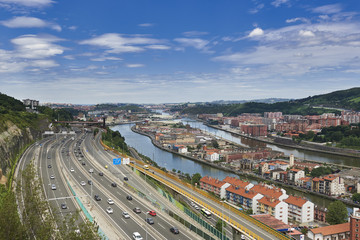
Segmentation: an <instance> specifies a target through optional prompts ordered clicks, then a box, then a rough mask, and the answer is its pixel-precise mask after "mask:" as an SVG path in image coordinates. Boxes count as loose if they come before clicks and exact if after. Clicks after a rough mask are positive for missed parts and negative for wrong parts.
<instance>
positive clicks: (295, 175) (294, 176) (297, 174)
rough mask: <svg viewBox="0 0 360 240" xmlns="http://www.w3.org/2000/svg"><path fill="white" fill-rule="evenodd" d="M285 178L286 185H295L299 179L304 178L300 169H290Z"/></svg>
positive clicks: (303, 173)
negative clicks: (286, 178)
mask: <svg viewBox="0 0 360 240" xmlns="http://www.w3.org/2000/svg"><path fill="white" fill-rule="evenodd" d="M287 177H288V183H290V184H294V185H295V183H296V182H297V181H299V179H300V178H303V177H305V172H304V171H303V170H300V169H296V168H292V169H290V170H289V171H288V174H287Z"/></svg>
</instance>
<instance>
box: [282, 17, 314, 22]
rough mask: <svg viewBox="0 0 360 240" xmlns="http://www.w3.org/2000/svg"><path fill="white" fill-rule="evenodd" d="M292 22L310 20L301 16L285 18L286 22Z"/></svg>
mask: <svg viewBox="0 0 360 240" xmlns="http://www.w3.org/2000/svg"><path fill="white" fill-rule="evenodd" d="M294 22H304V23H309V22H310V21H309V20H308V19H306V18H302V17H297V18H290V19H286V23H294Z"/></svg>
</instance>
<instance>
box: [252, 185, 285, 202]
mask: <svg viewBox="0 0 360 240" xmlns="http://www.w3.org/2000/svg"><path fill="white" fill-rule="evenodd" d="M250 190H252V191H254V192H257V193H260V194H262V195H264V196H266V197H269V198H275V199H279V200H280V201H282V200H284V199H286V198H288V195H287V194H286V191H285V190H284V189H281V188H276V187H271V186H268V185H265V184H257V185H254V187H252V188H250Z"/></svg>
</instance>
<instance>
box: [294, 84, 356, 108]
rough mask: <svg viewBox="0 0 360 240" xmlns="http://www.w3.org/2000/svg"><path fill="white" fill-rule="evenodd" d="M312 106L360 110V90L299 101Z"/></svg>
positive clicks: (350, 90) (342, 91)
mask: <svg viewBox="0 0 360 240" xmlns="http://www.w3.org/2000/svg"><path fill="white" fill-rule="evenodd" d="M297 101H298V102H300V103H305V104H311V105H312V106H324V107H333V108H343V109H348V110H356V111H358V110H360V88H359V87H358V88H350V89H347V90H340V91H336V92H331V93H327V94H321V95H316V96H312V97H308V98H303V99H299V100H297Z"/></svg>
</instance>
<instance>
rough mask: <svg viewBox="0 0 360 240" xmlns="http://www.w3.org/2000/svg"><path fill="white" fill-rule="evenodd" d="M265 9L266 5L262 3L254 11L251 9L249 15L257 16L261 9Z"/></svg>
mask: <svg viewBox="0 0 360 240" xmlns="http://www.w3.org/2000/svg"><path fill="white" fill-rule="evenodd" d="M264 7H265V5H264V4H263V3H260V4H258V5H256V6H255V8H253V9H250V10H249V13H251V14H255V13H258V12H259V11H260V10H261V9H263V8H264Z"/></svg>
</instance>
